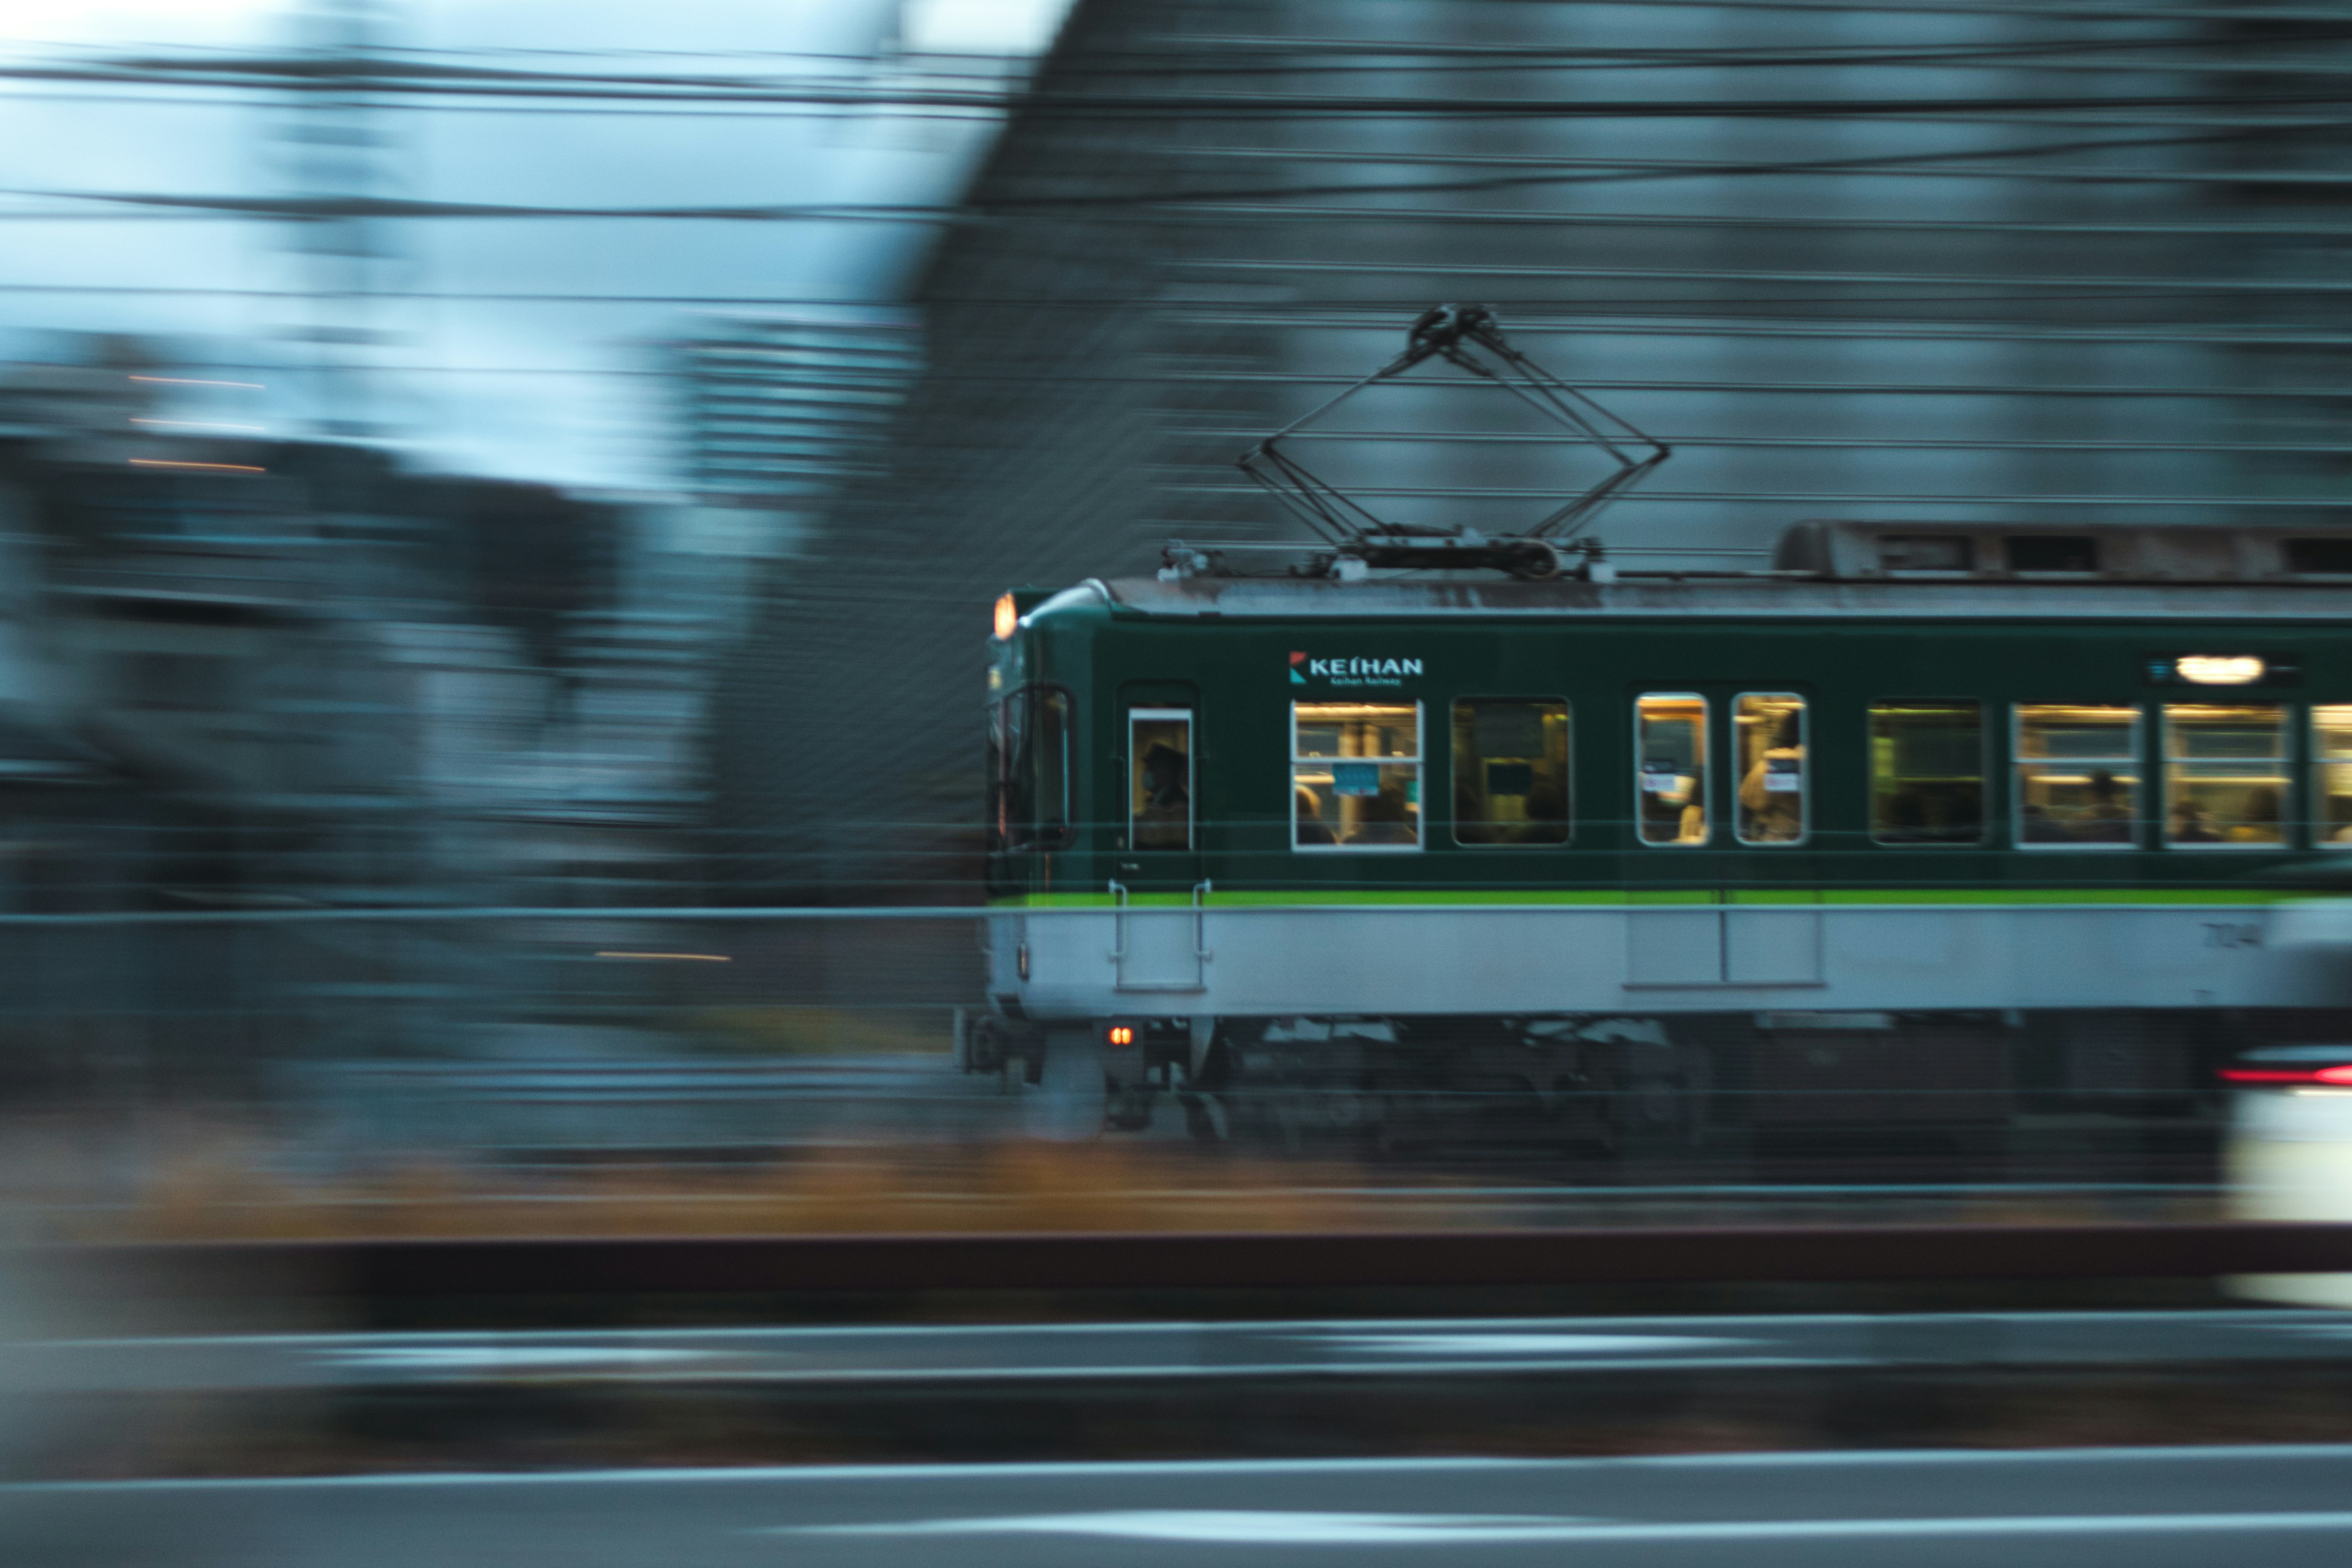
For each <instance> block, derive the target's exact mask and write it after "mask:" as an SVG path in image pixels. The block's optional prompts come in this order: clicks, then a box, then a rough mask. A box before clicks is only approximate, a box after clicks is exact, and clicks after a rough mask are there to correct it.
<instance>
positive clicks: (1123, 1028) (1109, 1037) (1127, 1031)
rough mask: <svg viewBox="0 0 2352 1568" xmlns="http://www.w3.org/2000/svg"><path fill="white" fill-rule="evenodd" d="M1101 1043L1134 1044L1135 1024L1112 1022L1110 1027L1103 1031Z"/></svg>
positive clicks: (1109, 1044) (1108, 1044)
mask: <svg viewBox="0 0 2352 1568" xmlns="http://www.w3.org/2000/svg"><path fill="white" fill-rule="evenodd" d="M1103 1043H1104V1044H1105V1045H1107V1046H1131V1045H1133V1044H1135V1026H1134V1025H1132V1024H1113V1025H1112V1026H1110V1027H1108V1028H1107V1029H1105V1030H1104V1031H1103Z"/></svg>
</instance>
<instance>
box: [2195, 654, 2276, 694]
mask: <svg viewBox="0 0 2352 1568" xmlns="http://www.w3.org/2000/svg"><path fill="white" fill-rule="evenodd" d="M2172 668H2173V670H2174V672H2175V673H2177V674H2178V675H2179V677H2180V679H2183V680H2186V681H2189V682H2191V683H2192V684H2194V685H2198V686H2251V685H2252V684H2253V683H2254V682H2255V681H2257V680H2260V679H2262V678H2263V671H2264V670H2265V669H2267V668H2269V667H2268V666H2266V665H2265V664H2264V663H2263V661H2262V660H2261V659H2259V658H2254V657H2253V656H2252V654H2214V653H2191V654H2183V655H2182V656H2181V657H2180V658H2179V659H2177V660H2175V661H2174V663H2173V666H2172Z"/></svg>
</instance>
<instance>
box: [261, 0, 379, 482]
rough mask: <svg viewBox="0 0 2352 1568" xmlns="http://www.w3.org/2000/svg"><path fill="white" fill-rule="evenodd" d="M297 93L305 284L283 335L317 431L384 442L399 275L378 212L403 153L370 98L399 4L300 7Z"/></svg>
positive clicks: (298, 247) (335, 1)
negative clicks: (385, 361)
mask: <svg viewBox="0 0 2352 1568" xmlns="http://www.w3.org/2000/svg"><path fill="white" fill-rule="evenodd" d="M297 4H298V5H299V9H298V10H296V11H295V12H294V14H293V17H292V22H293V29H292V30H293V56H294V60H295V62H296V74H297V77H298V83H297V85H296V86H295V87H294V88H293V89H291V90H292V93H293V104H292V108H291V110H290V111H289V113H288V115H287V116H286V118H285V120H284V121H283V122H282V123H281V126H280V128H279V137H278V139H279V141H280V142H281V144H282V153H281V159H280V162H281V166H282V168H283V170H284V174H285V178H286V181H287V184H288V185H289V187H290V190H289V194H290V195H292V197H293V198H294V200H295V202H296V203H297V204H298V207H297V212H296V216H294V217H293V218H292V220H291V221H290V222H289V225H288V226H287V234H286V247H287V248H288V250H289V252H290V253H291V255H292V258H293V260H294V263H295V265H294V267H293V268H292V269H291V270H292V271H293V272H294V274H295V276H296V279H298V281H297V282H296V284H295V289H296V294H295V298H294V300H293V301H292V303H291V307H290V308H289V310H287V311H286V312H285V314H284V316H283V318H282V320H281V325H280V328H279V336H280V338H281V340H282V341H283V342H284V345H285V350H286V358H287V361H288V369H289V371H290V372H291V373H292V375H291V378H290V379H291V380H292V382H293V384H294V386H295V387H296V388H298V389H299V390H298V391H297V394H296V396H297V398H298V399H299V401H300V402H301V403H303V404H305V405H307V406H305V407H304V408H303V409H302V410H301V412H302V413H303V415H304V416H306V422H307V423H308V425H309V426H310V429H311V431H312V432H313V433H314V434H316V435H319V436H321V437H329V438H331V439H341V440H359V441H368V440H378V439H383V438H384V437H389V436H391V435H392V434H394V426H395V424H396V423H397V422H396V421H394V419H393V418H392V413H393V410H392V408H391V406H390V405H389V403H388V401H387V398H386V394H385V388H384V386H383V384H382V375H381V372H382V362H381V354H382V351H383V349H384V348H385V347H387V346H389V345H390V344H391V343H392V342H394V339H395V336H396V334H395V333H394V331H391V330H390V327H389V324H388V322H387V321H386V319H385V318H386V313H387V312H386V310H385V307H386V305H387V304H388V302H389V296H390V293H391V290H392V286H393V284H394V282H395V281H396V280H397V279H396V274H397V273H398V272H399V271H400V269H401V267H402V259H403V258H401V257H400V256H399V255H398V253H397V250H396V247H395V244H394V239H393V236H392V233H391V228H392V223H391V220H390V219H388V218H385V217H383V216H380V215H378V214H376V213H374V212H372V211H371V210H370V208H371V206H372V205H373V204H374V203H375V202H377V201H380V200H382V199H383V198H385V197H388V196H392V195H397V194H399V192H398V185H399V183H400V182H399V176H398V170H397V148H396V139H395V136H394V132H392V131H391V129H390V127H389V126H388V124H387V123H386V118H387V117H386V115H385V113H384V110H383V108H382V106H381V105H379V104H377V103H376V102H375V101H374V99H373V95H372V94H371V92H370V91H369V89H370V87H371V85H372V84H373V79H374V74H375V72H374V62H375V61H376V60H377V59H378V58H381V56H382V55H383V52H384V50H385V49H386V47H387V46H388V41H389V39H390V38H391V37H392V36H393V34H394V26H393V24H394V20H395V19H396V13H397V11H398V0H297Z"/></svg>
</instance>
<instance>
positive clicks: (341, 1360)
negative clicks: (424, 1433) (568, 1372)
mask: <svg viewBox="0 0 2352 1568" xmlns="http://www.w3.org/2000/svg"><path fill="white" fill-rule="evenodd" d="M720 1353H721V1352H717V1351H680V1350H646V1349H642V1348H636V1349H633V1348H628V1347H625V1346H620V1345H370V1346H363V1347H359V1348H354V1349H351V1350H341V1351H333V1352H328V1353H327V1354H324V1355H322V1356H320V1358H319V1359H320V1360H321V1361H324V1362H326V1363H329V1364H331V1365H334V1366H347V1367H358V1368H363V1369H366V1370H370V1371H383V1372H479V1371H483V1370H486V1369H488V1370H495V1369H498V1368H500V1367H505V1368H509V1369H512V1370H514V1371H518V1372H548V1371H555V1370H560V1369H563V1368H571V1367H599V1366H614V1367H619V1366H670V1365H674V1364H676V1363H678V1362H688V1361H709V1360H711V1359H713V1358H714V1357H716V1356H718V1355H719V1354H720Z"/></svg>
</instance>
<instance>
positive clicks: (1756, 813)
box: [1731, 691, 1808, 844]
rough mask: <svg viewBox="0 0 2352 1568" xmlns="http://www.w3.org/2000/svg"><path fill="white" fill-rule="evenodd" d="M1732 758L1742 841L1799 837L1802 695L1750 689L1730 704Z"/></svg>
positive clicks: (1804, 793)
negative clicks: (1735, 754) (1736, 782)
mask: <svg viewBox="0 0 2352 1568" xmlns="http://www.w3.org/2000/svg"><path fill="white" fill-rule="evenodd" d="M1731 744H1732V746H1733V748H1734V750H1735V751H1737V752H1738V755H1737V756H1735V757H1734V758H1733V759H1732V763H1733V765H1735V766H1736V767H1738V770H1739V815H1738V818H1737V819H1736V823H1735V826H1734V828H1733V831H1734V833H1735V834H1736V835H1737V836H1738V839H1739V842H1741V843H1742V844H1798V843H1801V842H1803V840H1804V837H1805V826H1806V823H1805V815H1806V809H1805V808H1806V803H1807V799H1808V791H1807V789H1806V787H1805V700H1804V699H1803V698H1801V697H1798V696H1794V695H1792V694H1790V693H1788V692H1785V691H1766V692H1756V691H1751V692H1748V693H1747V694H1746V695H1744V696H1741V697H1738V698H1736V699H1734V700H1733V701H1732V704H1731Z"/></svg>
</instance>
